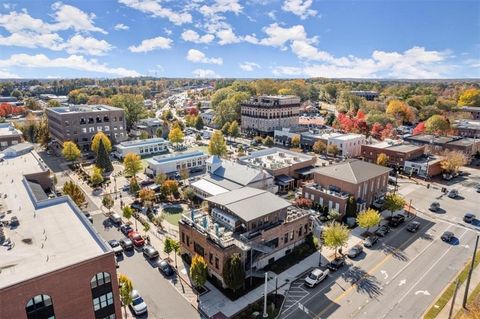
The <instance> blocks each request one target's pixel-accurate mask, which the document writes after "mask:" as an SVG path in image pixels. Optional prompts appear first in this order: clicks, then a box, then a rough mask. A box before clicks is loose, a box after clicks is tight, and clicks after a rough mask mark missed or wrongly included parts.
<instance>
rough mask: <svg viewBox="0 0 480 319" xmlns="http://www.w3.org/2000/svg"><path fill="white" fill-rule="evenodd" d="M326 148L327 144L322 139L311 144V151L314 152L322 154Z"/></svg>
mask: <svg viewBox="0 0 480 319" xmlns="http://www.w3.org/2000/svg"><path fill="white" fill-rule="evenodd" d="M326 150H327V145H326V144H325V143H324V142H323V141H316V142H315V143H314V144H313V151H314V152H315V153H316V154H322V153H324V152H325V151H326Z"/></svg>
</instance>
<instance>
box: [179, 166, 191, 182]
mask: <svg viewBox="0 0 480 319" xmlns="http://www.w3.org/2000/svg"><path fill="white" fill-rule="evenodd" d="M178 173H179V175H180V178H181V179H182V180H186V179H187V178H188V177H189V176H190V172H189V170H188V168H186V167H182V168H181V169H180V171H179V172H178Z"/></svg>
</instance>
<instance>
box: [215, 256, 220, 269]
mask: <svg viewBox="0 0 480 319" xmlns="http://www.w3.org/2000/svg"><path fill="white" fill-rule="evenodd" d="M218 262H219V260H218V257H215V268H217V269H218Z"/></svg>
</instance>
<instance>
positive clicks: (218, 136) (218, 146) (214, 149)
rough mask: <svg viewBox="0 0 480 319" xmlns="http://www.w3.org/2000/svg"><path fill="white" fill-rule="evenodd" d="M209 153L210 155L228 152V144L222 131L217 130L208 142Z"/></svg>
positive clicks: (221, 154) (222, 154)
mask: <svg viewBox="0 0 480 319" xmlns="http://www.w3.org/2000/svg"><path fill="white" fill-rule="evenodd" d="M208 153H209V154H210V155H217V156H224V155H225V154H227V144H226V143H225V138H224V137H223V134H222V132H221V131H215V132H214V133H213V135H212V137H211V138H210V142H209V143H208Z"/></svg>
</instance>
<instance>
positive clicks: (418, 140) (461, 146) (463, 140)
mask: <svg viewBox="0 0 480 319" xmlns="http://www.w3.org/2000/svg"><path fill="white" fill-rule="evenodd" d="M404 140H405V141H408V142H410V143H412V144H414V145H425V152H426V153H429V154H437V155H438V154H440V155H441V154H442V153H444V152H445V151H461V152H463V153H465V155H467V157H468V158H469V159H470V158H471V157H472V156H473V155H475V153H476V152H479V151H480V140H478V139H476V138H469V137H462V136H435V135H431V134H419V135H413V136H407V137H405V138H404Z"/></svg>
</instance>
